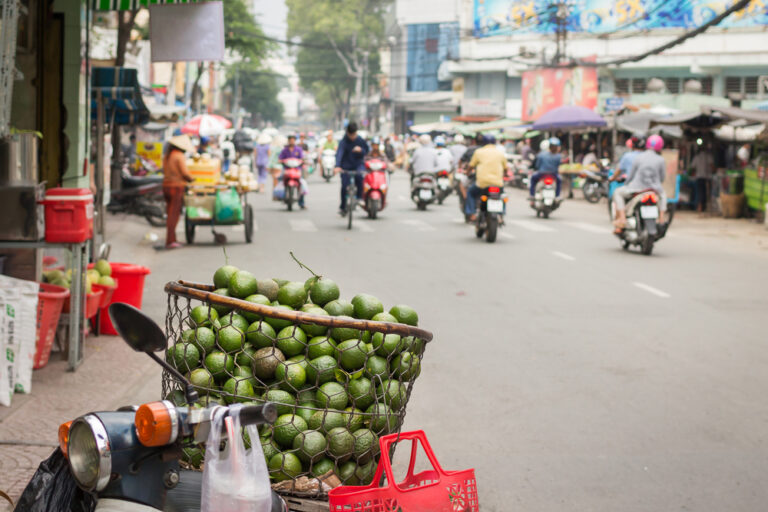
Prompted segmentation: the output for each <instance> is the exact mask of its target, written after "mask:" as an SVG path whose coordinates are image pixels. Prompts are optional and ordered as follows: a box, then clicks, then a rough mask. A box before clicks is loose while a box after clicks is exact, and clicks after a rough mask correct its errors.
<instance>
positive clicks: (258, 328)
mask: <svg viewBox="0 0 768 512" xmlns="http://www.w3.org/2000/svg"><path fill="white" fill-rule="evenodd" d="M245 336H246V338H248V341H250V342H251V343H253V346H254V347H256V348H265V347H271V346H272V345H273V343H274V342H275V338H276V337H277V335H276V334H275V329H273V328H272V326H271V325H269V324H268V323H267V322H265V321H262V320H259V321H256V322H253V323H252V324H251V325H250V326H249V327H248V330H247V331H245Z"/></svg>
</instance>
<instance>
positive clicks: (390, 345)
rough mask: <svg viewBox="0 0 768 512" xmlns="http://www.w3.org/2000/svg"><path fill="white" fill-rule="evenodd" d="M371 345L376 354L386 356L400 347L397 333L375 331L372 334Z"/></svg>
mask: <svg viewBox="0 0 768 512" xmlns="http://www.w3.org/2000/svg"><path fill="white" fill-rule="evenodd" d="M371 345H373V349H374V350H375V351H376V354H378V355H380V356H381V357H387V356H389V355H390V354H395V353H397V351H398V350H399V349H400V336H398V335H397V334H384V333H383V332H377V333H375V334H374V335H373V339H372V340H371Z"/></svg>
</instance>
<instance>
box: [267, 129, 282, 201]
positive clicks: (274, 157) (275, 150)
mask: <svg viewBox="0 0 768 512" xmlns="http://www.w3.org/2000/svg"><path fill="white" fill-rule="evenodd" d="M285 142H286V139H285V137H283V136H282V135H278V136H276V137H273V138H272V145H271V146H270V147H269V163H268V164H267V169H268V170H269V173H270V174H271V175H272V190H274V189H276V188H277V181H278V178H279V177H280V173H282V172H283V166H282V165H280V152H281V151H282V150H283V146H284V145H285Z"/></svg>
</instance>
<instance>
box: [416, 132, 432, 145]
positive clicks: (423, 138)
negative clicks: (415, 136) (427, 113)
mask: <svg viewBox="0 0 768 512" xmlns="http://www.w3.org/2000/svg"><path fill="white" fill-rule="evenodd" d="M431 143H432V137H430V136H429V134H428V133H425V134H423V135H420V136H419V144H421V145H422V146H429V145H430V144H431Z"/></svg>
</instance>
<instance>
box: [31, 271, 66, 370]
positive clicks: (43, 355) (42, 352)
mask: <svg viewBox="0 0 768 512" xmlns="http://www.w3.org/2000/svg"><path fill="white" fill-rule="evenodd" d="M68 297H69V290H67V289H66V288H64V287H63V286H56V285H53V284H47V283H40V292H39V293H38V300H37V339H36V340H35V359H34V362H33V365H32V368H34V369H35V370H37V369H38V368H42V367H43V366H45V365H46V364H48V359H49V358H50V357H51V348H52V347H53V339H54V338H55V337H56V327H57V326H58V325H59V317H60V316H61V308H62V307H63V306H64V301H65V300H66V299H67V298H68Z"/></svg>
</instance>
